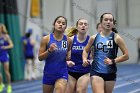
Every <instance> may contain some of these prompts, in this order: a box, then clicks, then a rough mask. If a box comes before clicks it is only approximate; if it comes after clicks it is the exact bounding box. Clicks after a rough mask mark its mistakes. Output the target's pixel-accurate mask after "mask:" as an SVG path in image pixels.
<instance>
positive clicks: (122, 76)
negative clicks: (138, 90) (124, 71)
mask: <svg viewBox="0 0 140 93" xmlns="http://www.w3.org/2000/svg"><path fill="white" fill-rule="evenodd" d="M139 75H140V73H137V74H134V73H133V74H130V75H127V76H126V75H118V78H117V81H118V80H123V79H126V78H131V77H135V76H139Z"/></svg>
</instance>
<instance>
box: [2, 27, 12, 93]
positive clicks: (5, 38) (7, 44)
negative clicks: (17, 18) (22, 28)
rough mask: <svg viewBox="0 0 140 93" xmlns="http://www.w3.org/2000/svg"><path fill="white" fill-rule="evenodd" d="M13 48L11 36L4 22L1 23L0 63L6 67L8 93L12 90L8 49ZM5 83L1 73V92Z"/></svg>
mask: <svg viewBox="0 0 140 93" xmlns="http://www.w3.org/2000/svg"><path fill="white" fill-rule="evenodd" d="M11 48H13V43H12V40H11V38H10V36H9V35H8V33H7V30H6V27H5V25H4V24H0V63H1V64H2V65H3V67H4V72H5V74H6V79H7V82H8V86H7V93H11V92H12V86H11V75H10V72H9V54H8V49H11ZM3 88H4V85H3V83H2V75H0V92H2V91H3Z"/></svg>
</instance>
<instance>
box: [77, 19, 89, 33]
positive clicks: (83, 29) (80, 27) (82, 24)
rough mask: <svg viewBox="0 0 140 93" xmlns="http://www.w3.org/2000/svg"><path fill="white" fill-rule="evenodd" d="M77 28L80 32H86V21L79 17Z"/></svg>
mask: <svg viewBox="0 0 140 93" xmlns="http://www.w3.org/2000/svg"><path fill="white" fill-rule="evenodd" d="M77 29H78V31H79V32H81V33H86V32H87V31H88V21H87V20H85V19H81V20H79V21H78V25H77Z"/></svg>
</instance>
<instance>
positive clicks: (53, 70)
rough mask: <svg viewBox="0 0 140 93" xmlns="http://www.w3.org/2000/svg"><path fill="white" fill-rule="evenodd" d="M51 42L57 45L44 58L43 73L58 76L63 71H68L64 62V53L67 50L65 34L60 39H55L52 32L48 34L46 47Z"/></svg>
mask: <svg viewBox="0 0 140 93" xmlns="http://www.w3.org/2000/svg"><path fill="white" fill-rule="evenodd" d="M52 43H55V44H56V45H57V49H56V50H54V51H52V52H51V53H50V54H49V55H48V56H47V58H46V59H45V61H46V62H45V67H44V74H49V75H52V76H59V75H61V74H64V73H68V69H67V64H66V54H67V50H68V42H67V37H66V35H64V36H63V39H62V40H61V41H57V40H55V38H54V36H53V33H51V34H50V41H49V43H48V46H47V47H46V51H47V49H48V48H49V47H50V45H51V44H52Z"/></svg>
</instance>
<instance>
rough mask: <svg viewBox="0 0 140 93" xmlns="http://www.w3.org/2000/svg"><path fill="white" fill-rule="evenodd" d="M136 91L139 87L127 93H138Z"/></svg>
mask: <svg viewBox="0 0 140 93" xmlns="http://www.w3.org/2000/svg"><path fill="white" fill-rule="evenodd" d="M138 92H140V89H136V90H133V91H130V92H128V93H138Z"/></svg>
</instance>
